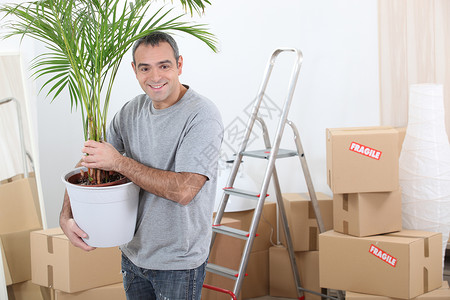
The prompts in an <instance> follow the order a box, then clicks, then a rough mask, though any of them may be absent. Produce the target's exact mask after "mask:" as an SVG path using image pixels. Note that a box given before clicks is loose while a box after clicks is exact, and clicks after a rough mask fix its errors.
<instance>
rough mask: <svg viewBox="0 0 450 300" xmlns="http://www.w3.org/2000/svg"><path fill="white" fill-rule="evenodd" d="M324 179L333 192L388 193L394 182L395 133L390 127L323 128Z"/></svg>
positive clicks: (396, 140)
mask: <svg viewBox="0 0 450 300" xmlns="http://www.w3.org/2000/svg"><path fill="white" fill-rule="evenodd" d="M326 136H327V182H328V185H329V186H330V188H331V190H332V191H333V193H334V194H344V193H364V192H391V191H395V190H397V189H398V187H399V183H398V157H399V149H398V133H397V131H396V130H395V129H393V128H392V127H381V126H377V127H355V128H336V129H330V128H328V129H327V132H326Z"/></svg>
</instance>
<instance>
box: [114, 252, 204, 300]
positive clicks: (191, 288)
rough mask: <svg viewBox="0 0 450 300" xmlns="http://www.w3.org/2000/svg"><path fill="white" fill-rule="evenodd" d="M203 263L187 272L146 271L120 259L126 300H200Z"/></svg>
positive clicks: (123, 258)
mask: <svg viewBox="0 0 450 300" xmlns="http://www.w3.org/2000/svg"><path fill="white" fill-rule="evenodd" d="M205 268H206V262H204V263H203V264H202V265H201V266H200V267H198V268H195V269H190V270H170V271H165V270H149V269H144V268H140V267H138V266H136V265H135V264H133V263H132V262H131V261H130V260H129V259H128V258H127V257H126V256H125V255H122V275H123V286H124V288H125V293H126V295H127V300H144V299H145V300H147V299H148V300H200V296H201V292H202V286H203V281H204V280H205V275H206V271H205Z"/></svg>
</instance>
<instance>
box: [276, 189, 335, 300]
mask: <svg viewBox="0 0 450 300" xmlns="http://www.w3.org/2000/svg"><path fill="white" fill-rule="evenodd" d="M316 198H317V201H318V203H319V209H320V212H321V215H322V220H323V223H324V227H325V229H326V230H329V229H332V228H333V201H332V199H331V197H329V196H327V195H325V194H323V193H316ZM283 202H284V206H285V210H286V216H287V219H288V225H289V231H290V233H291V240H292V244H293V248H294V251H295V258H296V259H295V260H296V263H297V269H298V272H299V276H300V282H301V285H302V287H303V288H305V289H308V290H312V291H315V292H318V293H320V292H321V289H320V285H319V273H318V269H319V251H318V250H319V244H318V240H319V230H318V226H317V220H316V216H315V213H314V209H313V207H312V204H311V200H310V197H309V194H307V193H301V194H299V193H286V194H283ZM280 235H281V237H280V240H281V242H282V244H283V245H284V246H282V245H279V246H274V247H271V248H270V250H269V257H270V265H269V266H270V295H271V296H273V297H283V298H297V297H298V295H297V289H296V286H295V281H294V277H293V274H292V268H291V262H290V259H289V253H288V250H287V249H286V247H285V245H286V240H285V237H284V229H283V227H282V226H281V228H280ZM305 299H307V300H316V299H317V300H320V296H317V295H315V294H312V293H305Z"/></svg>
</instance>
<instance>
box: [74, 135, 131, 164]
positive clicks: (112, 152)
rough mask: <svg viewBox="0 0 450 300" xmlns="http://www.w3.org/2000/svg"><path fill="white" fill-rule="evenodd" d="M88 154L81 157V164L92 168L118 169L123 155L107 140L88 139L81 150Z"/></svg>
mask: <svg viewBox="0 0 450 300" xmlns="http://www.w3.org/2000/svg"><path fill="white" fill-rule="evenodd" d="M81 151H82V152H83V153H85V154H86V155H85V156H83V158H82V159H81V165H82V166H84V167H86V168H90V169H101V170H105V171H117V170H118V164H119V163H120V161H121V159H123V155H122V154H120V153H119V152H118V151H117V150H116V149H115V148H114V147H113V146H112V145H111V144H109V143H107V142H101V143H99V142H96V141H92V140H89V141H86V142H85V143H84V148H83V149H82V150H81Z"/></svg>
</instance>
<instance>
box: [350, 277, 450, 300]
mask: <svg viewBox="0 0 450 300" xmlns="http://www.w3.org/2000/svg"><path fill="white" fill-rule="evenodd" d="M345 299H347V300H395V299H394V298H390V297H385V296H375V295H367V294H360V293H354V292H346V293H345ZM448 299H450V289H449V287H448V282H447V281H443V282H442V287H440V288H439V289H437V290H434V291H431V292H429V293H426V294H423V295H420V296H417V297H415V298H413V299H412V300H448Z"/></svg>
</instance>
